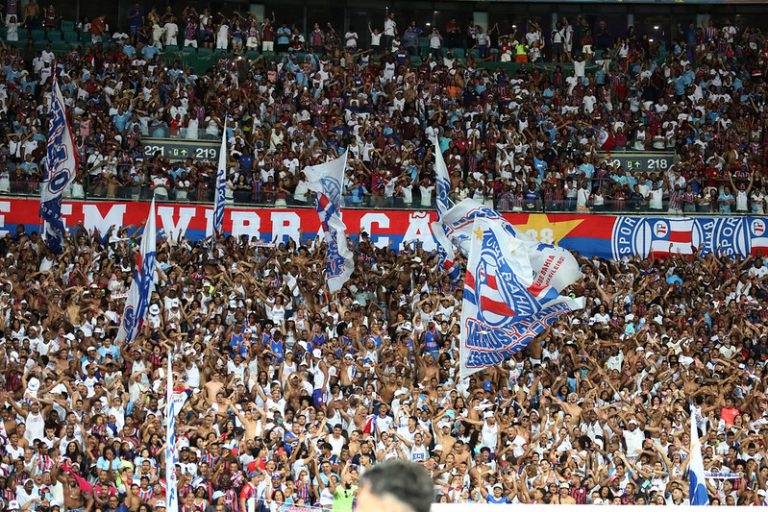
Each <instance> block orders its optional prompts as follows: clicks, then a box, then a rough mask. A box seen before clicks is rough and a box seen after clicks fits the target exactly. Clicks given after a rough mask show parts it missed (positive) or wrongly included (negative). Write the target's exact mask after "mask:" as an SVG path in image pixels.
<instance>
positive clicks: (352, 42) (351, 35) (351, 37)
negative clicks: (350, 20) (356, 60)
mask: <svg viewBox="0 0 768 512" xmlns="http://www.w3.org/2000/svg"><path fill="white" fill-rule="evenodd" d="M344 39H346V40H347V48H357V32H347V33H346V34H344Z"/></svg>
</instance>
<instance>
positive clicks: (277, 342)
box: [268, 331, 285, 365]
mask: <svg viewBox="0 0 768 512" xmlns="http://www.w3.org/2000/svg"><path fill="white" fill-rule="evenodd" d="M268 350H269V353H271V354H272V363H273V364H276V365H279V364H282V362H283V359H284V357H285V343H284V342H283V335H282V333H281V332H280V331H275V333H274V334H273V335H272V337H271V339H270V340H269V348H268Z"/></svg>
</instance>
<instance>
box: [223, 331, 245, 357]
mask: <svg viewBox="0 0 768 512" xmlns="http://www.w3.org/2000/svg"><path fill="white" fill-rule="evenodd" d="M228 335H229V348H230V349H232V354H231V357H232V358H234V357H235V354H239V355H240V356H241V357H243V358H244V357H245V356H246V355H248V346H247V344H246V343H245V337H244V336H243V323H242V322H236V323H235V324H233V325H232V327H230V328H229V331H228Z"/></svg>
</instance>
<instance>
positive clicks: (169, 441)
mask: <svg viewBox="0 0 768 512" xmlns="http://www.w3.org/2000/svg"><path fill="white" fill-rule="evenodd" d="M172 359H173V356H172V354H171V353H170V352H168V368H167V369H166V371H165V373H166V389H165V421H166V424H165V487H166V489H165V510H166V512H179V494H178V489H177V487H178V484H177V482H176V463H177V462H178V460H179V456H178V453H177V451H176V410H175V408H176V402H175V401H174V400H173V366H172V362H171V360H172Z"/></svg>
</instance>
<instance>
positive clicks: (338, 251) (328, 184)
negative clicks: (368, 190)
mask: <svg viewBox="0 0 768 512" xmlns="http://www.w3.org/2000/svg"><path fill="white" fill-rule="evenodd" d="M346 168H347V152H346V151H345V152H344V154H342V155H341V156H340V157H338V158H336V159H335V160H332V161H330V162H326V163H324V164H319V165H312V166H309V167H307V168H306V169H304V175H305V176H306V178H307V187H308V188H309V190H311V191H313V192H314V193H315V198H316V199H317V215H318V217H319V218H320V225H321V226H322V228H323V232H324V235H325V241H326V243H327V245H328V248H327V250H326V264H325V270H326V282H327V283H328V290H329V291H330V292H331V293H334V292H337V291H339V290H340V289H341V287H342V286H344V283H346V282H347V281H348V280H349V278H350V276H351V275H352V271H353V270H354V269H355V260H354V257H353V255H352V251H351V250H350V249H349V245H348V244H347V227H346V226H345V225H344V221H342V220H341V197H342V191H343V188H344V171H345V169H346Z"/></svg>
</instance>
